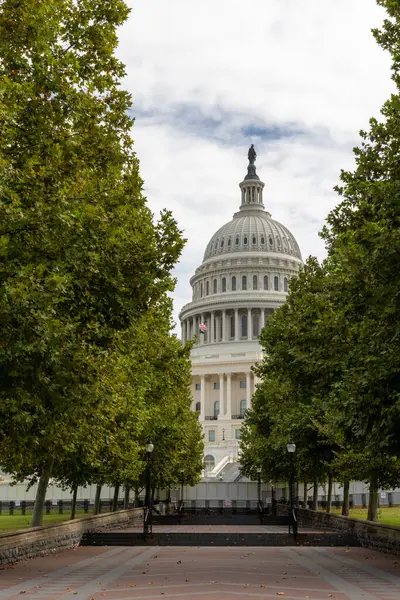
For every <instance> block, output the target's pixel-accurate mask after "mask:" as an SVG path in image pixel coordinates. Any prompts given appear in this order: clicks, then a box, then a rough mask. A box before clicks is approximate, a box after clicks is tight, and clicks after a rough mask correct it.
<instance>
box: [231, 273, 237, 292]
mask: <svg viewBox="0 0 400 600" xmlns="http://www.w3.org/2000/svg"><path fill="white" fill-rule="evenodd" d="M232 292H236V277H235V276H233V277H232Z"/></svg>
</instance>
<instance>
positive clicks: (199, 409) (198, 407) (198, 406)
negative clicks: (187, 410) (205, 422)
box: [196, 402, 201, 412]
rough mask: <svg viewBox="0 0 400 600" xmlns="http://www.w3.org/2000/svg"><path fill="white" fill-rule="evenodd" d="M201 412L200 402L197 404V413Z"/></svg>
mask: <svg viewBox="0 0 400 600" xmlns="http://www.w3.org/2000/svg"><path fill="white" fill-rule="evenodd" d="M200 411H201V404H200V402H196V412H200Z"/></svg>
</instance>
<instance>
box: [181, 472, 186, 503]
mask: <svg viewBox="0 0 400 600" xmlns="http://www.w3.org/2000/svg"><path fill="white" fill-rule="evenodd" d="M184 475H185V471H184V469H181V513H182V512H183V484H184Z"/></svg>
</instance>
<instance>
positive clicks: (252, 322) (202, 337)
mask: <svg viewBox="0 0 400 600" xmlns="http://www.w3.org/2000/svg"><path fill="white" fill-rule="evenodd" d="M272 312H273V309H272V308H232V309H222V310H211V311H204V312H201V313H199V314H197V315H193V316H191V317H187V318H186V319H183V320H182V324H181V325H182V342H187V341H188V340H191V339H193V337H194V336H195V335H197V336H198V342H199V344H200V345H202V344H210V343H211V344H212V343H217V342H228V341H239V340H243V339H248V340H252V339H257V337H258V336H259V335H260V332H261V329H262V328H263V327H264V326H265V321H266V319H267V318H268V317H269V316H270V315H271V314H272ZM243 317H245V319H243ZM200 323H203V324H205V325H206V326H207V331H206V332H205V333H201V334H200Z"/></svg>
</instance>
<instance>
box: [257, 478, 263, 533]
mask: <svg viewBox="0 0 400 600" xmlns="http://www.w3.org/2000/svg"><path fill="white" fill-rule="evenodd" d="M257 495H258V513H259V515H260V521H262V504H261V467H257Z"/></svg>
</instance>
